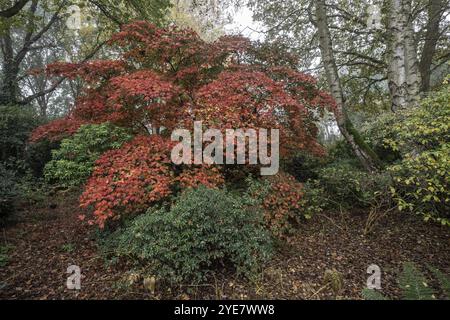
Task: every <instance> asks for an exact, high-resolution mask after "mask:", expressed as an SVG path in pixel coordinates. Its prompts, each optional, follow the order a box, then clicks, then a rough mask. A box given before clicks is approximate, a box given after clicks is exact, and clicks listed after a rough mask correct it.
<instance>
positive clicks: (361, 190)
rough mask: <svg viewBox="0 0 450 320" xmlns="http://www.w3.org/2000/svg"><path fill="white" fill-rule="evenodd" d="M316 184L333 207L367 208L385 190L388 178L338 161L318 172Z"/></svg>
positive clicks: (388, 183) (349, 163)
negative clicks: (337, 205)
mask: <svg viewBox="0 0 450 320" xmlns="http://www.w3.org/2000/svg"><path fill="white" fill-rule="evenodd" d="M318 176H319V177H318V182H316V183H318V184H319V185H320V186H321V187H322V188H323V189H324V191H325V193H326V195H327V197H328V199H329V201H330V204H331V205H333V206H334V207H335V205H336V204H340V205H342V206H343V207H346V206H347V207H362V208H364V207H369V206H371V205H372V204H374V201H376V198H377V196H378V194H379V193H380V192H384V191H385V190H387V188H388V186H389V185H390V177H389V175H387V174H385V173H368V172H366V171H363V170H361V169H358V167H355V166H354V165H352V163H351V162H347V161H340V162H336V163H333V164H331V165H328V166H326V167H325V168H322V169H320V170H319V171H318Z"/></svg>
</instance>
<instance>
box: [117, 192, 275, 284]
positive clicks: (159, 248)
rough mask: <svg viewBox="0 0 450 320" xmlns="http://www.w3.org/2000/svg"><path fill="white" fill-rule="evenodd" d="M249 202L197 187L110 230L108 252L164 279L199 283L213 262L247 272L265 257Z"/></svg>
mask: <svg viewBox="0 0 450 320" xmlns="http://www.w3.org/2000/svg"><path fill="white" fill-rule="evenodd" d="M253 204H254V203H253V202H252V201H250V200H248V199H246V198H245V197H240V196H236V195H232V194H230V193H229V192H227V191H223V190H213V189H206V188H204V187H201V188H199V189H196V190H189V191H186V192H185V193H183V194H182V195H181V196H179V197H178V199H177V201H176V202H175V204H174V205H173V206H172V207H171V208H170V209H169V210H167V209H164V208H163V209H159V210H156V209H149V210H148V212H147V213H146V214H144V215H142V216H138V217H137V218H136V219H134V220H133V221H132V222H131V224H130V225H129V226H128V227H127V228H125V229H124V230H123V231H118V232H116V233H115V234H113V235H112V242H111V243H112V244H113V246H114V252H115V254H116V255H117V256H119V257H126V258H131V259H133V260H134V261H135V262H137V263H138V264H140V265H144V266H146V272H147V273H149V274H151V275H155V276H157V277H159V278H160V279H162V280H163V281H167V282H169V283H182V282H188V283H199V282H201V281H203V280H205V278H206V276H207V274H208V273H210V272H214V269H215V268H223V266H224V265H230V266H233V267H234V268H235V269H236V271H237V272H238V273H239V274H244V275H251V274H252V273H253V272H256V271H257V270H258V269H259V268H260V267H261V266H262V264H263V263H264V262H265V261H266V260H267V259H268V258H269V257H270V255H271V251H272V243H271V238H270V236H269V234H268V232H266V231H265V230H264V228H263V221H262V215H261V214H260V212H259V210H257V209H255V208H254V207H253V208H252V207H251V206H252V205H253Z"/></svg>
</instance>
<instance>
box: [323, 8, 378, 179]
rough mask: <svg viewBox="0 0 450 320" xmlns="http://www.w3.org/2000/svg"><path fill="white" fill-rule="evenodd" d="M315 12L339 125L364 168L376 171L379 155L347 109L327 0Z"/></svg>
mask: <svg viewBox="0 0 450 320" xmlns="http://www.w3.org/2000/svg"><path fill="white" fill-rule="evenodd" d="M315 14H316V26H317V30H318V34H319V42H320V50H321V53H322V61H323V65H324V68H325V73H326V76H327V81H328V85H329V87H330V91H331V94H332V95H333V98H334V99H335V100H336V104H337V108H336V112H335V116H336V122H337V125H338V127H339V130H340V131H341V133H342V135H343V136H344V138H345V140H346V141H347V142H348V143H349V145H350V146H351V148H352V150H353V152H354V153H355V155H356V156H357V157H358V159H359V160H360V162H361V164H362V165H363V166H364V168H365V169H366V170H368V171H375V170H376V164H377V162H378V161H377V156H376V154H375V153H374V152H373V151H372V150H371V149H370V147H369V146H368V145H367V144H366V143H365V142H364V141H363V139H362V138H361V137H360V135H359V133H358V132H357V130H356V129H355V128H354V127H353V125H352V123H351V121H350V119H349V118H348V116H347V113H346V111H345V98H344V93H343V90H342V85H341V80H340V78H339V74H338V69H337V65H336V60H335V57H334V52H333V43H332V40H331V34H330V29H329V26H328V18H327V10H326V3H325V0H317V1H315Z"/></svg>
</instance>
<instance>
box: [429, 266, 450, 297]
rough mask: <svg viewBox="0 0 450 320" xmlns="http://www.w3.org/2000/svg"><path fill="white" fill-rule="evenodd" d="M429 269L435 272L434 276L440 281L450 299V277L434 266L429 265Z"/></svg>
mask: <svg viewBox="0 0 450 320" xmlns="http://www.w3.org/2000/svg"><path fill="white" fill-rule="evenodd" d="M428 269H430V271H431V272H433V274H434V276H435V277H436V279H437V280H438V281H439V284H440V285H441V289H442V291H443V292H444V294H445V296H446V297H447V299H450V277H449V276H448V275H446V274H444V273H442V272H441V271H439V270H438V269H436V268H434V267H432V266H428Z"/></svg>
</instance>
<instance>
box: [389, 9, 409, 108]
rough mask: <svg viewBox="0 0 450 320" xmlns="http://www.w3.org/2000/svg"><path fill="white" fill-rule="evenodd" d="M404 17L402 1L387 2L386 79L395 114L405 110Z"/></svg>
mask: <svg viewBox="0 0 450 320" xmlns="http://www.w3.org/2000/svg"><path fill="white" fill-rule="evenodd" d="M405 25H406V21H405V17H404V15H403V10H402V0H389V15H388V34H389V46H388V48H389V55H388V56H389V57H388V59H389V62H388V79H389V92H390V95H391V103H392V106H391V109H392V111H393V112H396V111H398V110H400V109H403V108H406V105H407V97H406V95H407V88H408V84H407V82H406V65H405V64H406V61H405V57H406V52H405V43H404V39H405Z"/></svg>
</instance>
